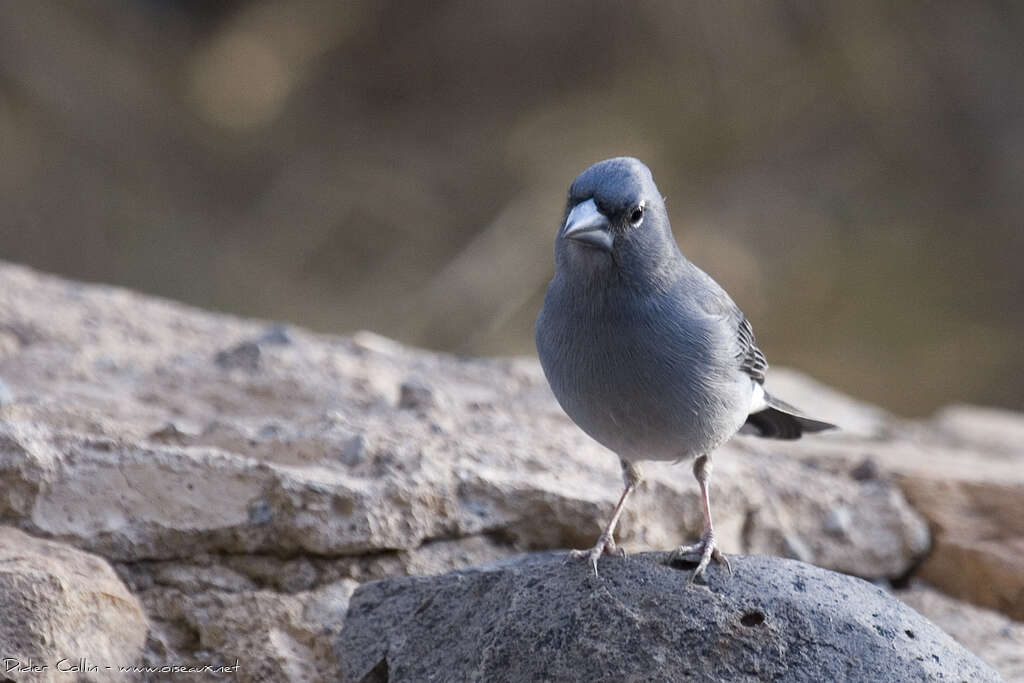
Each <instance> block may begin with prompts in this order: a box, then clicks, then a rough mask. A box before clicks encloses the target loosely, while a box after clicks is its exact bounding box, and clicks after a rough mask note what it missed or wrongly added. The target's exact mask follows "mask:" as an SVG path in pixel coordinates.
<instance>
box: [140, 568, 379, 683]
mask: <svg viewBox="0 0 1024 683" xmlns="http://www.w3.org/2000/svg"><path fill="white" fill-rule="evenodd" d="M358 585H359V584H358V582H356V581H353V580H351V579H342V580H341V581H337V582H335V583H331V584H326V585H324V586H321V587H320V588H318V589H317V590H315V591H309V592H301V593H297V594H287V593H278V592H274V591H267V590H246V591H239V592H225V591H223V590H218V589H207V590H203V591H201V592H196V593H193V592H187V591H182V590H180V589H178V588H174V587H167V586H157V587H153V588H150V589H147V590H144V591H142V592H141V594H140V597H141V599H142V601H143V604H144V605H145V606H146V609H147V611H149V612H150V613H152V614H156V615H160V616H159V618H157V619H155V620H154V624H153V633H152V635H151V637H150V640H149V643H148V647H147V650H146V653H145V663H146V665H148V666H151V667H160V666H162V665H164V664H165V663H166V662H167V661H168V660H169V659H174V658H178V657H182V656H183V655H181V654H178V653H180V652H181V651H182V650H185V651H186V652H188V653H189V654H186V655H184V656H185V657H187V659H186V660H185V661H181V662H180V663H182V664H185V665H188V666H207V665H210V666H226V667H235V668H234V669H233V672H232V678H233V679H234V680H238V681H247V682H252V683H262V682H263V681H295V682H296V683H299V682H302V681H309V682H310V683H316V682H318V681H335V680H338V671H337V664H336V662H335V661H334V653H333V646H334V641H335V640H336V638H337V636H338V634H339V633H340V631H341V626H342V624H344V621H345V612H346V610H347V609H348V599H349V597H350V596H351V595H352V593H353V592H354V591H355V589H356V588H357V587H358ZM172 653H173V654H172Z"/></svg>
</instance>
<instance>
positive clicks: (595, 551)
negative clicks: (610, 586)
mask: <svg viewBox="0 0 1024 683" xmlns="http://www.w3.org/2000/svg"><path fill="white" fill-rule="evenodd" d="M602 555H617V556H618V557H625V556H626V551H625V550H623V549H622V548H620V547H619V546H618V544H617V543H615V539H614V538H613V537H612V535H611V534H601V536H600V537H598V539H597V543H596V544H595V545H594V547H593V548H591V549H590V550H570V551H569V554H568V555H567V556H566V558H565V559H566V560H578V559H580V558H586V559H587V560H588V561H589V562H590V564H591V566H592V567H593V568H594V576H597V560H598V558H600V557H601V556H602Z"/></svg>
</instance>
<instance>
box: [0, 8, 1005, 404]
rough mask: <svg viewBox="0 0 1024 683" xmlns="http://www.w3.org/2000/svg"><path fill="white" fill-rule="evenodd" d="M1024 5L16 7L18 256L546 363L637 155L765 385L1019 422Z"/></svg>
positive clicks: (0, 168)
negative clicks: (545, 341)
mask: <svg viewBox="0 0 1024 683" xmlns="http://www.w3.org/2000/svg"><path fill="white" fill-rule="evenodd" d="M1022 74H1024V5H1022V4H1020V3H1016V2H1012V1H1010V0H1007V1H1006V2H973V3H964V2H960V1H958V0H949V1H947V2H931V3H892V2H889V1H888V0H877V1H872V0H866V1H862V2H834V3H807V2H770V3H769V2H765V3H751V2H740V1H736V2H729V1H720V2H711V3H709V2H704V3H680V2H661V3H623V2H621V1H619V0H590V1H587V2H558V3H553V2H549V1H541V0H527V1H525V2H515V3H510V2H498V1H480V0H454V1H444V0H442V1H439V2H432V3H411V2H376V3H370V2H367V3H362V2H337V1H336V0H305V1H303V2H256V1H245V0H233V1H232V0H220V1H216V0H179V1H174V0H162V1H158V0H148V1H142V0H134V1H133V0H120V1H114V0H91V1H90V2H78V1H76V0H64V1H62V2H58V1H55V0H33V1H32V2H15V1H13V0H7V1H0V258H3V259H6V260H11V261H18V262H22V263H26V264H29V265H32V266H34V267H37V268H40V269H43V270H47V271H52V272H56V273H60V274H63V275H66V276H70V277H74V278H80V279H86V280H94V281H101V282H108V283H114V284H118V285H124V286H128V287H132V288H135V289H139V290H142V291H145V292H150V293H154V294H159V295H163V296H167V297H172V298H175V299H180V300H182V301H186V302H188V303H191V304H195V305H197V306H203V307H207V308H216V309H220V310H224V311H230V312H234V313H238V314H242V315H247V316H261V317H266V318H273V319H280V320H286V321H291V322H295V323H298V324H301V325H306V326H310V327H312V328H315V329H318V330H323V331H330V332H346V331H353V330H357V329H362V328H365V329H371V330H374V331H376V332H378V333H381V334H384V335H387V336H391V337H394V338H397V339H400V340H402V341H404V342H408V343H412V344H417V345H421V346H425V347H430V348H435V349H442V350H447V351H452V352H456V353H459V354H532V353H534V351H533V341H532V336H533V320H534V317H535V316H536V313H537V310H538V308H539V306H540V302H541V298H542V296H543V292H544V288H545V286H546V284H547V281H548V279H549V278H550V275H551V270H552V239H553V236H554V232H555V230H556V228H557V226H558V223H559V220H560V218H561V213H562V210H563V206H564V201H565V200H564V197H565V192H566V189H567V188H568V185H569V183H570V182H571V181H572V179H573V177H574V176H575V175H576V174H578V173H579V172H580V171H582V170H583V169H584V168H586V167H587V166H588V165H590V164H591V163H593V162H595V161H598V160H600V159H602V158H604V157H608V156H614V155H621V154H629V155H634V156H638V157H640V158H641V159H643V160H644V161H645V162H646V163H647V164H648V165H649V166H650V167H651V168H652V170H653V172H654V175H655V178H656V180H657V182H658V185H659V187H660V189H661V191H662V193H663V194H665V195H667V197H668V207H669V212H670V215H671V217H672V219H673V225H674V227H675V229H676V234H677V237H678V239H679V241H680V245H681V247H682V248H683V251H684V253H686V254H687V255H688V256H689V257H690V258H691V260H693V261H695V262H696V263H698V264H699V265H700V266H701V267H703V268H704V269H705V270H707V271H708V272H709V273H711V274H712V275H713V276H714V277H715V278H716V279H718V280H719V282H721V283H722V284H723V285H724V286H725V287H726V288H727V289H728V290H729V291H730V292H731V293H732V295H733V297H734V298H735V299H736V301H737V302H738V303H739V304H740V305H741V306H742V307H743V308H744V310H745V311H746V313H747V315H748V317H749V318H750V319H751V320H752V321H753V323H754V328H755V330H756V332H757V335H758V342H759V345H760V346H761V347H762V348H763V349H764V351H765V352H766V353H767V355H768V358H769V360H770V361H771V362H772V363H773V364H777V365H792V366H795V367H798V368H801V369H803V370H805V371H807V372H809V373H810V374H812V375H814V376H816V377H818V378H819V379H821V380H823V381H825V382H828V383H830V384H833V385H835V386H837V387H839V388H841V389H844V390H846V391H848V392H850V393H852V394H854V395H856V396H859V397H862V398H865V399H868V400H871V401H874V402H877V403H880V404H882V405H884V406H887V407H889V408H890V409H892V410H895V411H896V412H898V413H902V414H905V415H923V414H927V413H929V412H931V411H932V410H934V409H935V408H936V407H937V406H939V405H943V404H946V403H950V402H955V401H970V402H975V403H982V404H990V405H1002V406H1008V407H1011V408H1015V409H1022V408H1024V365H1022V363H1021V360H1020V358H1021V346H1022V344H1021V338H1022V333H1024V304H1022V298H1024V267H1022V265H1021V259H1022V256H1024V226H1022V217H1024V161H1022V159H1024V76H1022Z"/></svg>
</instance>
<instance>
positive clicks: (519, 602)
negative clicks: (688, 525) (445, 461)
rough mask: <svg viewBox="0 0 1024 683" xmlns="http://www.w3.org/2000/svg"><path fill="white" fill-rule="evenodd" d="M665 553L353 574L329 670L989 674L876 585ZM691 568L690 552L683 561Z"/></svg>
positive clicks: (711, 676) (413, 675) (679, 676)
mask: <svg viewBox="0 0 1024 683" xmlns="http://www.w3.org/2000/svg"><path fill="white" fill-rule="evenodd" d="M667 557H668V556H667V555H666V554H664V553H645V554H642V555H637V556H633V557H630V558H629V559H627V560H620V559H618V558H605V559H602V561H601V562H600V576H599V577H595V576H594V573H593V571H592V570H591V569H590V567H589V565H588V564H587V563H585V562H582V561H576V562H573V561H570V562H564V561H563V558H564V555H552V554H550V553H547V554H544V555H541V556H539V557H538V556H525V557H524V558H523V560H522V561H521V562H518V563H509V562H505V563H502V564H500V565H495V566H491V567H486V568H481V569H476V570H466V571H460V572H453V573H449V574H445V575H442V576H434V577H407V578H397V579H389V580H385V581H378V582H373V583H368V584H364V585H363V586H362V587H360V588H359V589H358V590H357V591H356V593H355V594H354V595H353V597H352V600H351V603H350V607H349V611H348V614H347V617H346V621H345V626H344V629H343V631H342V634H341V636H340V638H339V641H338V645H337V649H336V652H337V656H338V660H339V662H340V665H341V676H342V678H341V679H342V680H343V681H353V682H356V681H361V682H366V683H369V682H371V681H389V682H390V683H398V682H400V681H497V680H500V681H511V682H514V681H538V680H559V681H562V680H579V681H588V682H593V681H680V680H701V681H762V680H780V681H813V682H814V683H818V682H820V681H970V682H971V683H975V682H977V681H998V680H1000V679H999V676H998V674H996V673H995V672H994V671H993V670H992V669H990V668H989V667H988V666H987V665H986V664H984V663H982V662H981V660H979V659H978V658H977V657H975V656H974V655H973V654H971V653H970V652H968V651H967V650H965V649H964V648H963V647H961V646H960V645H959V644H957V643H956V642H955V641H954V640H953V639H952V638H950V637H949V636H948V635H946V634H945V633H943V632H942V631H941V630H940V629H939V628H938V627H937V626H935V625H934V624H932V623H931V622H929V621H928V620H927V619H925V618H924V617H922V616H921V615H919V614H918V613H917V612H915V611H914V610H912V609H910V608H909V607H907V606H906V605H904V604H903V603H901V602H899V601H898V600H896V599H894V598H893V597H892V596H890V595H889V594H887V593H886V592H885V591H883V590H882V589H880V588H878V587H876V586H873V585H871V584H870V583H867V582H866V581H862V580H860V579H856V578H853V577H850V576H846V575H844V574H838V573H835V572H830V571H826V570H823V569H819V568H817V567H813V566H811V565H807V564H804V563H801V562H795V561H792V560H784V559H779V558H774V557H763V556H751V557H739V556H734V557H731V558H730V560H731V562H732V566H733V569H734V574H733V575H732V576H730V575H729V574H728V572H727V571H726V570H724V569H723V568H722V567H718V566H714V565H713V566H712V567H711V568H709V570H708V582H709V583H708V585H700V584H696V585H694V584H690V582H689V581H690V576H691V573H692V572H691V570H690V568H689V566H685V567H684V566H682V565H674V566H669V565H666V564H665V562H666V560H667ZM691 566H692V565H691Z"/></svg>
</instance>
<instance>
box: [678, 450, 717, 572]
mask: <svg viewBox="0 0 1024 683" xmlns="http://www.w3.org/2000/svg"><path fill="white" fill-rule="evenodd" d="M693 476H695V477H696V478H697V483H699V484H700V494H701V498H703V501H704V533H703V534H701V536H700V541H699V542H697V543H694V544H693V545H684V546H680V547H679V548H677V549H676V551H675V552H673V553H672V556H671V558H670V561H671V560H674V559H676V558H678V557H681V556H683V555H688V554H690V553H700V563H699V564H698V565H697V568H696V569H695V570H694V572H693V577H692V578H691V581H696V580H697V579H698V578H700V577H701V576H703V575H704V570H705V569H706V568H707V566H708V563H709V562H711V560H714V561H715V562H717V563H718V564H724V565H725V566H726V568H727V569H728V570H729V573H730V574H731V573H732V566H731V565H730V564H729V560H727V559H726V557H725V555H723V554H722V553H721V552H720V551H719V550H718V546H717V544H716V542H715V527H714V525H713V524H712V523H711V495H710V493H709V491H708V480H709V479H711V459H710V458H708V456H706V455H702V456H700V457H698V458H697V459H696V460H695V461H694V462H693Z"/></svg>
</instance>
